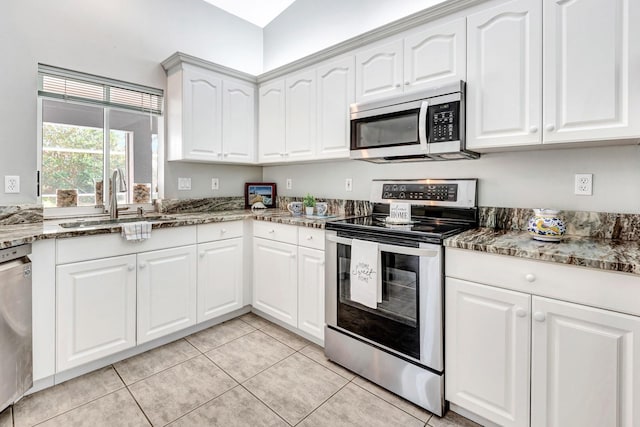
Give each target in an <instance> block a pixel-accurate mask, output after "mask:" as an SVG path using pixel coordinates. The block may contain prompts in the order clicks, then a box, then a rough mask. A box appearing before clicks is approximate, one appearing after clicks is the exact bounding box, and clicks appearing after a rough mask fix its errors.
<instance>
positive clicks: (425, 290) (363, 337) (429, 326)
mask: <svg viewBox="0 0 640 427" xmlns="http://www.w3.org/2000/svg"><path fill="white" fill-rule="evenodd" d="M476 188H477V180H476V179H446V180H444V179H421V180H393V181H389V180H386V181H383V180H375V181H373V184H372V192H371V201H372V202H373V203H374V205H373V206H374V207H373V214H372V215H371V216H365V217H356V218H349V219H344V220H339V221H333V222H329V223H327V226H326V240H327V241H326V251H325V254H326V255H325V257H326V262H325V265H326V267H325V268H326V276H325V277H326V282H325V283H326V288H325V300H326V301H325V302H326V304H325V315H326V316H325V317H326V323H327V324H326V327H325V353H326V355H327V357H329V359H331V360H333V361H334V362H336V363H338V364H340V365H343V366H345V367H346V368H348V369H350V370H352V371H354V372H356V373H358V374H359V375H361V376H363V377H365V378H367V379H369V380H371V381H373V382H375V383H377V384H379V385H381V386H382V387H385V388H387V389H388V390H390V391H392V392H394V393H396V394H398V395H400V396H402V397H404V398H405V399H407V400H410V401H412V402H413V403H415V404H417V405H419V406H421V407H423V408H425V409H427V410H429V411H431V412H433V413H434V414H436V415H442V414H443V412H444V355H443V345H444V330H443V318H444V317H443V307H444V304H443V284H444V280H443V276H444V275H443V271H442V269H443V265H444V263H443V258H444V251H443V247H442V241H443V239H445V238H447V237H449V236H452V235H454V234H457V233H460V232H462V231H464V230H466V229H469V228H472V227H475V226H476V225H477V223H478V209H477V192H476ZM407 203H408V204H410V207H411V209H410V210H411V215H410V216H406V215H405V216H403V215H402V213H403V212H405V211H404V209H406V208H407V205H406V204H407ZM398 213H400V214H398ZM390 214H391V216H390ZM394 214H395V215H394Z"/></svg>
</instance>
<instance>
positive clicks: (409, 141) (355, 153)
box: [350, 81, 480, 163]
mask: <svg viewBox="0 0 640 427" xmlns="http://www.w3.org/2000/svg"><path fill="white" fill-rule="evenodd" d="M350 112H351V158H352V159H356V160H366V161H370V162H375V163H390V162H415V161H424V160H455V159H477V158H478V157H480V155H479V154H478V153H475V152H473V151H468V150H466V148H465V83H464V82H463V81H460V82H457V83H453V84H449V85H446V86H441V87H437V88H432V89H428V90H422V91H419V92H413V93H409V94H405V95H402V96H397V97H390V98H385V99H380V100H376V101H371V102H363V103H358V104H351V106H350Z"/></svg>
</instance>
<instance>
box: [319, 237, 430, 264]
mask: <svg viewBox="0 0 640 427" xmlns="http://www.w3.org/2000/svg"><path fill="white" fill-rule="evenodd" d="M325 237H326V239H327V240H328V241H330V242H335V243H339V244H342V245H348V246H351V242H352V241H353V239H347V238H344V237H338V236H333V235H329V234H327V235H325ZM438 248H439V246H438ZM378 250H379V251H380V252H391V253H394V254H401V255H415V256H422V257H430V258H433V257H437V256H440V251H439V250H433V249H427V248H410V247H407V246H398V245H387V244H384V243H378Z"/></svg>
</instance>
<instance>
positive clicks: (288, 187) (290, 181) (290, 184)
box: [287, 178, 293, 190]
mask: <svg viewBox="0 0 640 427" xmlns="http://www.w3.org/2000/svg"><path fill="white" fill-rule="evenodd" d="M291 188H293V181H292V180H291V178H287V190H291Z"/></svg>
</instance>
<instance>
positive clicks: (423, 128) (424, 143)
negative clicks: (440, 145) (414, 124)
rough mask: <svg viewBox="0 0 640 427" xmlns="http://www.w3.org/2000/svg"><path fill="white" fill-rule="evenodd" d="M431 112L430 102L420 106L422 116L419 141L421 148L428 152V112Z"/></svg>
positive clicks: (419, 123)
mask: <svg viewBox="0 0 640 427" xmlns="http://www.w3.org/2000/svg"><path fill="white" fill-rule="evenodd" d="M428 111H429V102H428V101H422V103H421V104H420V115H419V116H418V140H419V142H420V148H422V150H423V151H427V143H428V141H427V112H428Z"/></svg>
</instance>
